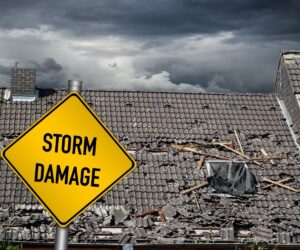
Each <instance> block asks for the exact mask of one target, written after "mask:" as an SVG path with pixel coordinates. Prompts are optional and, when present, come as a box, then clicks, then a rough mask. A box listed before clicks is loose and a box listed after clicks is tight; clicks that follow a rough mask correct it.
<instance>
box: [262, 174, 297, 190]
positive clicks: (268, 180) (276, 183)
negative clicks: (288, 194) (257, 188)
mask: <svg viewBox="0 0 300 250" xmlns="http://www.w3.org/2000/svg"><path fill="white" fill-rule="evenodd" d="M263 181H265V182H269V183H272V184H274V185H277V186H280V187H283V188H285V189H288V190H290V191H293V192H296V193H299V192H300V189H295V188H292V187H290V186H287V185H284V184H282V183H280V182H279V181H273V180H270V179H268V178H264V179H263Z"/></svg>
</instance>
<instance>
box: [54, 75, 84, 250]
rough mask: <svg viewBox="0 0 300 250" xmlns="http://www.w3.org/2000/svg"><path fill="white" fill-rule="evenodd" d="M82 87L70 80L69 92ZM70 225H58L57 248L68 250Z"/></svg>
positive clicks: (58, 249) (78, 82)
mask: <svg viewBox="0 0 300 250" xmlns="http://www.w3.org/2000/svg"><path fill="white" fill-rule="evenodd" d="M81 88H82V82H81V81H72V80H69V81H68V89H69V92H71V91H75V92H78V93H79V94H80V92H81ZM68 234H69V228H68V227H65V228H64V227H60V226H56V237H55V250H67V249H68Z"/></svg>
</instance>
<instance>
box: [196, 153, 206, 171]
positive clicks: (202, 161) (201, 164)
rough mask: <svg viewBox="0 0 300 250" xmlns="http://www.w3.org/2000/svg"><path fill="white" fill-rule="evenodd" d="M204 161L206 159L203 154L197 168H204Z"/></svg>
mask: <svg viewBox="0 0 300 250" xmlns="http://www.w3.org/2000/svg"><path fill="white" fill-rule="evenodd" d="M204 161H205V156H203V155H202V156H201V157H200V160H199V161H197V169H198V170H201V169H202V167H203V163H204Z"/></svg>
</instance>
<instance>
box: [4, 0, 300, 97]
mask: <svg viewBox="0 0 300 250" xmlns="http://www.w3.org/2000/svg"><path fill="white" fill-rule="evenodd" d="M288 49H300V1H297V0H294V1H292V0H288V1H282V0H270V1H269V0H268V1H263V0H251V1H245V0H242V1H241V0H235V1H231V0H218V1H214V0H122V1H121V0H119V1H117V0H94V1H92V0H77V1H76V0H64V1H62V0H51V1H40V0H26V1H25V0H1V1H0V83H1V86H9V85H10V69H11V67H13V66H14V62H15V60H17V59H18V60H19V61H20V64H19V67H20V68H28V67H34V68H36V70H37V81H38V86H39V87H44V88H45V87H47V88H49V87H50V88H62V87H64V88H66V86H67V84H66V81H67V80H68V79H74V80H82V81H83V82H84V87H85V88H88V89H119V90H121V89H130V90H165V91H196V92H198V91H208V92H215V91H217V92H224V91H225V92H228V91H230V92H264V93H266V92H272V91H273V85H274V82H275V78H276V70H277V66H278V60H279V55H280V51H281V50H288Z"/></svg>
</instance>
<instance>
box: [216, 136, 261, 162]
mask: <svg viewBox="0 0 300 250" xmlns="http://www.w3.org/2000/svg"><path fill="white" fill-rule="evenodd" d="M214 145H218V146H221V147H224V148H226V149H228V150H229V151H231V152H233V153H236V154H237V155H239V156H242V157H243V158H245V159H246V160H249V161H252V159H251V158H250V157H249V156H247V155H245V154H243V153H241V152H239V151H237V150H235V149H233V148H231V147H228V146H227V145H226V144H222V143H219V142H215V143H214ZM253 163H255V164H256V165H259V166H261V163H260V162H258V161H256V160H253Z"/></svg>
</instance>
